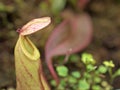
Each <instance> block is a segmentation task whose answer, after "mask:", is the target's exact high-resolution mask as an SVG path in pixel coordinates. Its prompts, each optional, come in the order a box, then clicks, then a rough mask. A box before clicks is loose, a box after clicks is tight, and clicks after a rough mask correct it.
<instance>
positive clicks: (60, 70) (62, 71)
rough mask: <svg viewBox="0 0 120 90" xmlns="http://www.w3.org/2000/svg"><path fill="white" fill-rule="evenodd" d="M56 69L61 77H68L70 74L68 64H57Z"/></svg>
mask: <svg viewBox="0 0 120 90" xmlns="http://www.w3.org/2000/svg"><path fill="white" fill-rule="evenodd" d="M56 70H57V73H58V75H59V76H61V77H66V76H67V75H68V68H67V67H66V66H57V68H56Z"/></svg>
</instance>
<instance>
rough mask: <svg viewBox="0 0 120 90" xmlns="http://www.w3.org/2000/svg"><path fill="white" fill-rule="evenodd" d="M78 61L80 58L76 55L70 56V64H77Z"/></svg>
mask: <svg viewBox="0 0 120 90" xmlns="http://www.w3.org/2000/svg"><path fill="white" fill-rule="evenodd" d="M79 60H80V57H79V56H78V55H76V54H73V55H71V56H70V61H71V62H77V61H79Z"/></svg>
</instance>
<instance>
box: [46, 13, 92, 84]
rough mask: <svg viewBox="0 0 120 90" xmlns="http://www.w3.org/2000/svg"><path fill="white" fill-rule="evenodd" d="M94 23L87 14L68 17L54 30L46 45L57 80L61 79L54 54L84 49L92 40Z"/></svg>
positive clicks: (50, 65) (49, 60) (51, 68)
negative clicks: (55, 66) (54, 61)
mask: <svg viewBox="0 0 120 90" xmlns="http://www.w3.org/2000/svg"><path fill="white" fill-rule="evenodd" d="M91 37H92V23H91V19H90V17H89V16H88V15H87V14H81V15H74V16H72V17H71V18H69V19H68V18H67V19H66V20H64V21H63V22H62V23H61V24H60V25H58V26H57V27H56V28H55V30H54V31H53V32H52V34H51V35H50V37H49V38H48V41H47V43H46V47H45V55H46V56H45V57H46V62H47V65H48V68H49V70H50V72H51V74H52V76H53V78H54V79H55V80H56V82H57V83H58V82H59V79H58V77H57V75H56V73H55V71H54V68H53V65H52V58H53V56H57V55H65V54H72V53H76V52H79V51H81V50H83V49H84V48H85V47H86V46H88V44H89V43H90V41H91Z"/></svg>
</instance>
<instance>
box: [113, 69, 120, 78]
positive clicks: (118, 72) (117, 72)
mask: <svg viewBox="0 0 120 90" xmlns="http://www.w3.org/2000/svg"><path fill="white" fill-rule="evenodd" d="M117 76H120V68H119V69H118V70H117V71H116V72H115V73H114V74H113V78H115V77H117Z"/></svg>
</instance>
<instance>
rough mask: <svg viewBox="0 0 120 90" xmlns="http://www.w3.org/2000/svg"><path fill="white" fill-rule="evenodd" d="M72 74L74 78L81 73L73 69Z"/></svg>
mask: <svg viewBox="0 0 120 90" xmlns="http://www.w3.org/2000/svg"><path fill="white" fill-rule="evenodd" d="M72 76H73V77H75V78H80V76H81V75H80V72H78V71H74V72H72Z"/></svg>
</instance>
